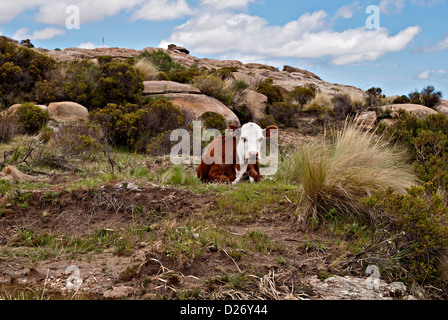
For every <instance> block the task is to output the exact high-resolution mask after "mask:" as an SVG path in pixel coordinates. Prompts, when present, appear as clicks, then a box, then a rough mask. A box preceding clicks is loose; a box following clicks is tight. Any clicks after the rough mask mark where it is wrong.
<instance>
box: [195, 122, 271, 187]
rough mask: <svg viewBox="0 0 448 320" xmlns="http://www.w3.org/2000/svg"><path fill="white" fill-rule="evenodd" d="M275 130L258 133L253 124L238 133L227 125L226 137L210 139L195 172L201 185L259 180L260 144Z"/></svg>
mask: <svg viewBox="0 0 448 320" xmlns="http://www.w3.org/2000/svg"><path fill="white" fill-rule="evenodd" d="M272 130H278V128H277V127H276V126H269V127H268V128H266V129H265V130H262V129H261V128H260V127H259V126H258V125H257V124H255V123H247V124H245V125H244V126H243V127H242V128H241V129H238V128H237V127H236V126H234V125H230V126H229V128H228V132H229V131H230V133H228V134H226V135H223V136H219V137H217V138H216V139H214V140H213V141H212V142H211V143H210V144H209V145H208V147H207V148H206V149H205V151H204V154H203V155H202V159H201V164H200V165H199V167H198V169H197V175H198V178H199V179H201V180H202V182H219V183H233V184H237V183H238V182H240V181H241V180H242V179H243V178H244V177H246V176H249V179H250V181H251V182H258V181H260V179H261V175H260V166H259V163H258V161H259V157H260V155H261V147H262V145H263V142H264V140H266V139H267V138H269V137H270V136H271V131H272Z"/></svg>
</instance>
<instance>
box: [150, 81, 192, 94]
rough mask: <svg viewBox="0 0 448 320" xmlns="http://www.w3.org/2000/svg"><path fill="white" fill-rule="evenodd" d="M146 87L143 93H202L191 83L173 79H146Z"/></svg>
mask: <svg viewBox="0 0 448 320" xmlns="http://www.w3.org/2000/svg"><path fill="white" fill-rule="evenodd" d="M143 84H144V85H145V89H144V90H143V94H150V95H151V94H154V95H155V94H167V93H189V94H200V93H201V90H199V89H198V88H195V87H193V86H190V85H189V84H183V83H178V82H173V81H145V82H143Z"/></svg>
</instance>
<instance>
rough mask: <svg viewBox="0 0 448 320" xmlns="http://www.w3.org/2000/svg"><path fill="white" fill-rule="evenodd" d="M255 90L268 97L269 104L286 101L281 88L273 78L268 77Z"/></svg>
mask: <svg viewBox="0 0 448 320" xmlns="http://www.w3.org/2000/svg"><path fill="white" fill-rule="evenodd" d="M255 91H257V92H259V93H261V94H264V95H265V96H266V97H268V103H269V104H273V103H276V102H284V101H285V98H284V97H283V94H282V91H281V89H280V88H279V87H278V86H276V85H274V81H273V80H272V79H266V80H265V81H263V82H262V83H260V84H259V85H258V87H257V88H256V90H255Z"/></svg>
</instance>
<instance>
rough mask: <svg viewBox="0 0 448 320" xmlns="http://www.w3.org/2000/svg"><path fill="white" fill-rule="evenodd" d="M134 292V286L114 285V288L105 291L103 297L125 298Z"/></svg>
mask: <svg viewBox="0 0 448 320" xmlns="http://www.w3.org/2000/svg"><path fill="white" fill-rule="evenodd" d="M133 292H134V288H132V287H113V288H112V289H109V290H107V291H106V292H104V294H103V297H104V298H105V299H112V300H115V299H123V298H127V297H129V296H130V295H131V294H132V293H133Z"/></svg>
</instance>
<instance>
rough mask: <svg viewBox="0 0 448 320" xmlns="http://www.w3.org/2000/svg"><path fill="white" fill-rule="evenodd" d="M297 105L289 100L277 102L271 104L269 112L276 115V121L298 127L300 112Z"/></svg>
mask: <svg viewBox="0 0 448 320" xmlns="http://www.w3.org/2000/svg"><path fill="white" fill-rule="evenodd" d="M299 111H300V110H299V107H298V106H297V105H293V104H290V103H288V102H276V103H273V104H272V105H270V106H269V110H268V113H269V114H270V115H272V116H273V117H274V120H275V122H276V123H278V124H281V125H284V126H286V127H296V126H297V119H295V117H296V115H297V114H298V113H299Z"/></svg>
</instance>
